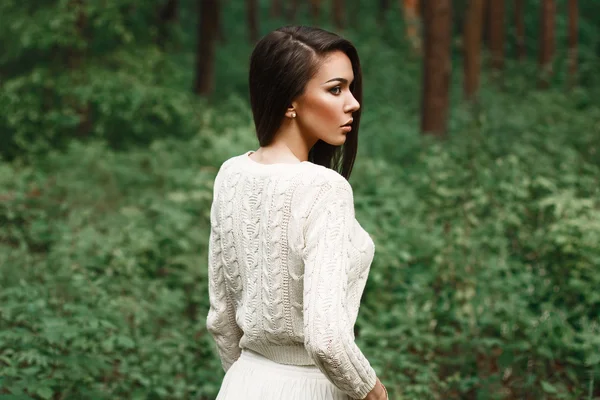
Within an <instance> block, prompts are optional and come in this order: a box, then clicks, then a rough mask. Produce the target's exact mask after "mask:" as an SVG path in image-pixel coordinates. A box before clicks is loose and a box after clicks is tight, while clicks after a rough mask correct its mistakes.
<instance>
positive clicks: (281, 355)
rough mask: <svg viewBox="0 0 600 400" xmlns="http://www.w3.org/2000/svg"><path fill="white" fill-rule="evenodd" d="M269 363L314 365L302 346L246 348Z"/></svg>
mask: <svg viewBox="0 0 600 400" xmlns="http://www.w3.org/2000/svg"><path fill="white" fill-rule="evenodd" d="M246 347H247V348H248V349H250V350H252V351H255V352H257V353H259V354H262V355H263V356H265V357H266V358H268V359H269V360H271V361H275V362H277V363H280V364H287V365H315V362H314V361H313V360H312V358H311V357H310V355H309V354H308V351H306V348H305V347H304V345H287V346H277V345H271V346H246Z"/></svg>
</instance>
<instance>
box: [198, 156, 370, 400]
mask: <svg viewBox="0 0 600 400" xmlns="http://www.w3.org/2000/svg"><path fill="white" fill-rule="evenodd" d="M250 153H251V151H248V152H246V153H244V154H242V155H239V156H235V157H232V158H230V159H228V160H227V161H225V162H224V163H223V165H222V166H221V168H220V169H219V172H218V174H217V176H216V178H215V185H214V197H213V203H212V207H211V215H210V217H211V218H210V219H211V231H210V242H209V259H208V262H209V271H208V278H209V298H210V309H209V313H208V317H207V321H206V327H207V329H208V331H209V332H210V333H211V335H212V336H213V338H214V340H215V342H216V344H217V349H218V353H219V356H220V358H221V362H222V365H223V368H224V370H225V371H227V370H228V369H229V367H230V366H231V365H232V364H233V362H234V361H236V360H237V359H238V357H239V356H240V354H241V349H242V348H246V349H250V350H253V351H255V352H258V353H260V354H262V355H264V356H265V357H267V358H269V359H271V360H273V361H276V362H278V363H282V364H292V365H316V366H317V367H318V368H319V369H320V370H321V371H322V372H323V373H324V374H325V375H326V376H327V378H328V379H329V380H330V381H331V382H332V383H333V384H334V385H335V386H336V387H338V388H339V389H340V390H342V391H343V392H345V393H346V394H347V395H348V396H350V397H351V398H355V399H363V398H364V397H365V396H366V395H367V393H368V392H369V391H370V390H371V389H373V387H374V386H375V382H376V375H375V371H374V370H373V368H372V367H371V365H370V363H369V361H368V360H367V359H366V358H365V356H364V355H363V353H362V352H361V350H360V349H359V348H358V347H357V346H356V344H355V342H354V340H355V337H354V324H355V322H356V317H357V314H358V310H359V306H360V299H361V296H362V293H363V291H364V287H365V284H366V281H367V277H368V273H369V268H370V266H371V261H372V260H373V255H374V251H375V244H374V242H373V240H372V239H371V237H370V236H369V234H368V233H367V232H366V231H365V230H364V229H363V228H362V227H361V226H360V224H359V223H358V221H357V220H356V219H355V215H354V200H353V193H352V188H351V186H350V184H349V183H348V181H347V180H346V179H345V178H344V177H343V176H342V175H340V174H339V173H337V172H336V171H334V170H331V169H328V168H325V167H322V166H320V165H316V164H313V163H311V162H308V161H305V162H302V163H297V164H284V163H278V164H270V165H267V164H260V163H258V162H256V161H254V160H252V159H251V158H250V157H249V154H250Z"/></svg>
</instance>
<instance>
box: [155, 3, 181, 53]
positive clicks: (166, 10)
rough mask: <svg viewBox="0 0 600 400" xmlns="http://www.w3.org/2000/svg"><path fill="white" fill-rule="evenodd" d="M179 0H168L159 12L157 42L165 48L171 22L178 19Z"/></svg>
mask: <svg viewBox="0 0 600 400" xmlns="http://www.w3.org/2000/svg"><path fill="white" fill-rule="evenodd" d="M178 8H179V4H178V0H167V2H166V3H164V4H163V5H162V7H161V8H160V10H159V12H158V19H159V21H158V32H157V40H156V41H157V43H158V45H159V46H160V47H161V48H164V46H165V43H166V41H167V39H168V36H169V24H170V23H172V22H174V21H176V20H177V9H178Z"/></svg>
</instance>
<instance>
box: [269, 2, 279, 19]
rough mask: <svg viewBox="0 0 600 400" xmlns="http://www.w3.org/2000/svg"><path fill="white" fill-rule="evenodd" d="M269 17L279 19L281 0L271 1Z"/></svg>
mask: <svg viewBox="0 0 600 400" xmlns="http://www.w3.org/2000/svg"><path fill="white" fill-rule="evenodd" d="M270 14H271V17H274V18H279V17H281V0H271V13H270Z"/></svg>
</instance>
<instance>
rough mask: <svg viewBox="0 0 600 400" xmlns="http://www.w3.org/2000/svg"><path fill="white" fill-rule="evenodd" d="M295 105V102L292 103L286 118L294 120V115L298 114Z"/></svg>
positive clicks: (286, 112)
mask: <svg viewBox="0 0 600 400" xmlns="http://www.w3.org/2000/svg"><path fill="white" fill-rule="evenodd" d="M294 103H295V102H292V104H290V105H289V106H288V108H287V110H286V111H285V116H286V117H288V118H293V115H295V114H296V107H295V104H294Z"/></svg>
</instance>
